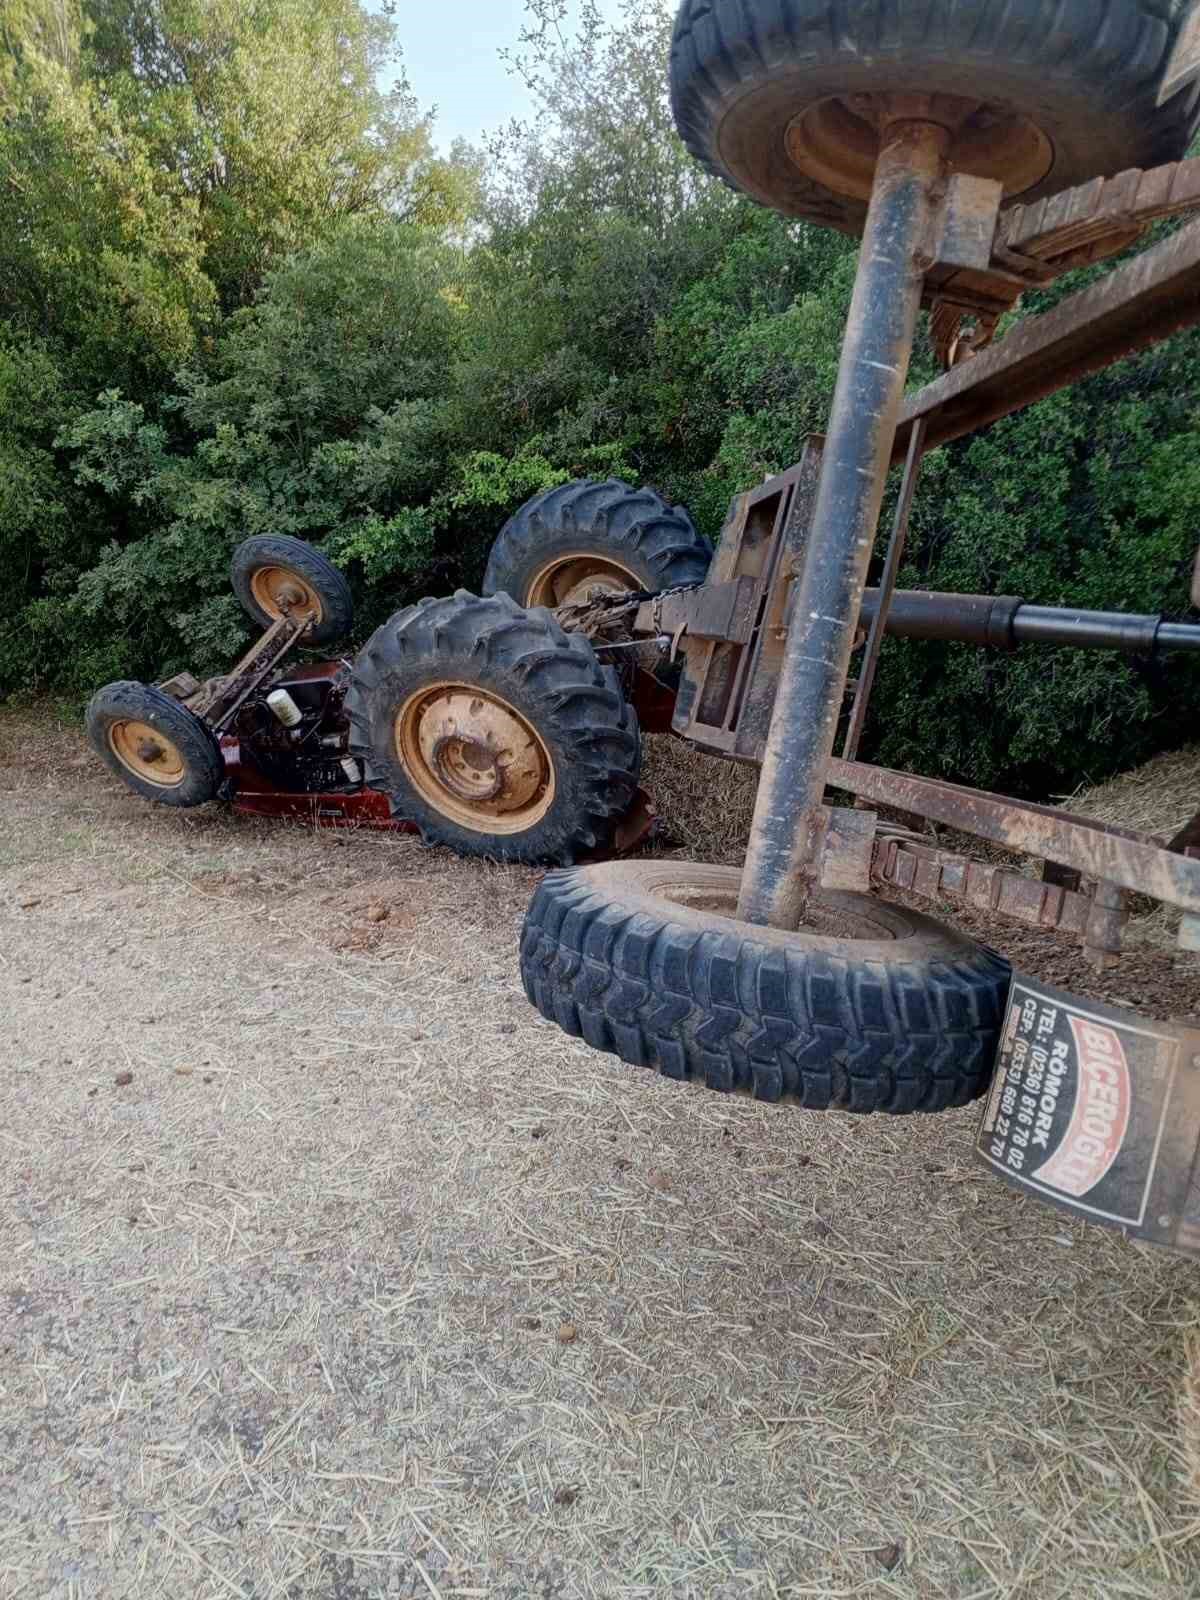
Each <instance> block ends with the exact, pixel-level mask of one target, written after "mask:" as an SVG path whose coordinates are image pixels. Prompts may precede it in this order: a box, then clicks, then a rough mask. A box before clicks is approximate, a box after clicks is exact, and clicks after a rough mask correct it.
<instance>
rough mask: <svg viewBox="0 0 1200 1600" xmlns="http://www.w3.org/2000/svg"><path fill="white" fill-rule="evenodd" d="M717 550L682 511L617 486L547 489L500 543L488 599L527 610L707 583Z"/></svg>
mask: <svg viewBox="0 0 1200 1600" xmlns="http://www.w3.org/2000/svg"><path fill="white" fill-rule="evenodd" d="M711 561H712V545H710V544H709V542H708V540H707V539H706V538H704V536H703V535H702V534H699V533H697V532H696V529H695V527H694V526H693V524H692V519H691V517H689V516H688V514H687V512H686V511H685V510H684V509H683V508H682V506H672V505H669V504H668V503H667V502H666V501H665V500H664V499H663V498H662V496H661V495H659V494H656V493H655V492H654V490H653V489H633V488H631V487H630V486H629V484H627V483H622V482H621V481H620V480H619V479H617V478H609V479H607V480H606V481H605V482H603V483H597V482H594V481H593V480H592V479H590V478H585V479H580V480H579V481H578V482H576V483H564V484H560V485H559V486H558V487H557V488H555V489H545V490H543V491H542V493H541V494H537V495H534V497H533V499H532V500H527V501H526V503H525V504H524V505H523V506H522V507H521V508H520V510H519V511H516V512H514V513H513V515H512V516H511V517H510V518H509V520H508V521H507V522H506V523H505V525H504V527H503V528H502V529H501V530H500V532H499V534H498V535H497V537H496V542H495V544H494V545H493V546H492V553H491V556H490V557H489V559H488V564H487V572H486V573H485V574H484V579H483V592H484V593H485V594H500V593H504V594H509V595H511V596H512V597H513V599H514V600H515V601H516V602H517V604H518V605H521V606H548V607H550V609H551V610H553V609H554V608H555V607H557V606H562V605H568V604H571V603H573V602H577V601H586V600H591V599H595V598H596V596H597V595H600V594H619V593H621V592H623V591H624V590H629V589H635V590H636V589H646V590H650V591H652V592H654V593H657V592H658V591H659V590H661V589H674V588H675V587H677V586H678V585H680V584H685V583H703V582H704V579H705V577H706V576H707V573H708V568H709V563H710V562H711Z"/></svg>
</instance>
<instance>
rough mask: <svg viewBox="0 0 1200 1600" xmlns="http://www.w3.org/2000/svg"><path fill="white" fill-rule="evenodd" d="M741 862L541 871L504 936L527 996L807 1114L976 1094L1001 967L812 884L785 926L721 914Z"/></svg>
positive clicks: (621, 1052)
mask: <svg viewBox="0 0 1200 1600" xmlns="http://www.w3.org/2000/svg"><path fill="white" fill-rule="evenodd" d="M740 881H741V873H740V871H739V870H738V869H736V868H732V867H708V866H697V865H694V864H693V863H690V862H678V861H636V862H633V861H630V862H625V861H614V862H607V863H605V864H604V865H603V866H596V867H585V868H581V869H578V870H576V871H574V872H552V873H550V874H549V875H548V876H547V877H546V878H545V880H544V881H543V883H542V885H541V887H540V888H539V889H538V891H537V893H536V895H535V896H534V899H533V903H532V904H531V906H530V908H529V913H528V915H527V917H526V920H525V931H524V935H523V937H522V941H521V976H522V978H523V980H524V984H525V992H526V994H527V995H528V997H529V999H530V1001H531V1002H532V1003H533V1004H534V1005H535V1006H536V1007H537V1009H538V1010H539V1011H540V1012H541V1013H542V1015H543V1016H544V1017H547V1018H549V1019H550V1021H552V1022H556V1023H558V1025H559V1027H561V1028H562V1029H564V1030H565V1032H567V1033H569V1034H572V1035H574V1036H575V1037H577V1038H582V1039H585V1040H586V1041H587V1043H588V1044H590V1045H592V1046H593V1047H594V1048H595V1049H597V1050H606V1051H609V1052H611V1053H612V1054H614V1055H618V1056H620V1057H621V1059H622V1060H623V1061H627V1062H629V1063H631V1064H632V1065H634V1066H641V1067H650V1068H652V1069H653V1070H655V1071H657V1072H660V1073H662V1074H663V1076H664V1077H668V1078H686V1079H695V1080H698V1081H699V1082H701V1083H703V1084H705V1085H707V1087H708V1088H710V1089H719V1090H726V1091H728V1090H733V1089H741V1090H744V1091H747V1092H749V1093H751V1094H753V1095H754V1096H755V1097H756V1098H757V1099H760V1100H790V1101H792V1102H794V1103H795V1104H798V1105H800V1106H804V1107H806V1108H807V1109H809V1110H821V1111H824V1110H827V1109H830V1108H840V1109H841V1110H844V1111H884V1112H890V1113H893V1114H900V1113H905V1112H913V1111H942V1110H945V1109H947V1108H948V1107H951V1106H961V1105H965V1104H966V1103H967V1102H968V1101H970V1100H974V1099H975V1098H977V1097H978V1096H979V1095H981V1094H983V1093H984V1092H985V1090H986V1089H987V1086H988V1083H989V1081H990V1079H991V1076H992V1072H993V1068H994V1065H995V1060H996V1052H997V1050H998V1048H999V1044H1000V1027H1001V1017H1002V1014H1003V1008H1004V1002H1005V998H1006V996H1007V993H1008V986H1009V980H1010V977H1011V971H1010V968H1009V965H1008V963H1007V962H1006V961H1004V960H1003V959H1002V958H1001V957H1000V956H998V955H996V954H995V953H994V952H993V951H991V950H987V949H985V948H983V947H982V946H981V945H977V944H974V943H972V942H971V940H969V939H967V938H965V937H964V936H963V935H962V934H959V933H956V932H955V931H954V930H953V929H952V928H947V927H944V926H942V924H940V923H937V922H934V921H933V920H932V919H931V918H930V917H925V916H922V915H921V914H920V913H919V912H916V911H908V910H905V909H903V908H902V907H899V906H894V905H888V904H885V903H884V902H883V901H880V900H876V899H875V898H874V897H872V896H870V895H861V894H832V893H829V894H823V895H821V896H820V897H819V898H818V899H817V900H816V902H814V903H813V904H812V905H811V907H810V920H811V922H812V924H813V927H810V928H806V929H803V930H801V931H800V932H797V933H786V932H781V931H780V930H778V929H775V928H764V927H758V926H752V925H751V924H749V923H744V922H738V921H737V920H736V908H737V897H738V886H739V884H740Z"/></svg>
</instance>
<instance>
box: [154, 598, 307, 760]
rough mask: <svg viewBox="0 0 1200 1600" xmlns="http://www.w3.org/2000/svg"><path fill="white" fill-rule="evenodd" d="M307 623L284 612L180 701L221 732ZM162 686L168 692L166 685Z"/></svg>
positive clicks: (277, 663) (296, 639) (283, 655)
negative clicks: (231, 662)
mask: <svg viewBox="0 0 1200 1600" xmlns="http://www.w3.org/2000/svg"><path fill="white" fill-rule="evenodd" d="M310 626H311V622H310V620H309V619H308V618H307V617H301V618H298V619H297V620H296V621H294V622H293V621H292V618H291V616H290V615H289V614H288V613H287V612H285V613H284V615H283V616H281V617H277V618H276V620H275V621H274V622H273V623H272V624H271V626H270V627H269V628H268V629H267V631H266V632H265V633H264V634H262V635H261V637H259V638H258V639H256V640H255V641H254V643H253V644H252V645H251V646H250V648H249V650H247V651H246V654H245V655H244V656H243V657H242V659H241V660H240V661H239V662H238V664H237V666H235V667H234V668H233V670H232V671H231V672H227V673H225V674H223V675H222V676H221V677H219V678H210V679H209V680H208V682H207V683H205V684H201V685H198V686H197V688H196V690H195V691H194V692H193V693H192V694H191V695H189V696H187V697H185V698H184V702H183V703H184V704H185V705H186V706H187V708H188V710H189V711H192V712H194V713H195V715H196V716H198V717H200V718H202V719H203V720H204V721H205V722H207V723H209V724H210V726H211V727H212V728H213V729H215V730H216V731H217V732H220V731H221V729H223V728H225V727H226V726H228V724H229V721H230V719H231V718H232V717H233V715H234V713H235V712H236V711H237V710H238V708H239V707H240V706H241V705H242V704H243V703H244V702H245V700H246V699H247V698H248V696H250V695H251V694H253V693H254V691H255V689H257V688H258V686H259V685H260V684H261V683H263V682H264V681H265V680H266V679H267V678H268V677H269V676H270V675H271V673H272V672H274V671H275V669H276V667H278V666H279V664H280V663H281V662H282V661H283V659H284V657H285V656H286V655H287V654H288V652H289V651H290V650H291V649H292V647H293V646H294V645H296V644H298V643H299V641H300V640H301V639H302V638H303V636H304V635H305V634H306V633H307V632H308V630H309V628H310ZM188 676H190V674H189V675H188ZM172 681H177V680H172ZM193 681H194V680H193ZM163 687H164V688H165V689H166V692H167V693H170V692H171V691H170V689H169V688H168V687H167V686H166V685H164V686H163Z"/></svg>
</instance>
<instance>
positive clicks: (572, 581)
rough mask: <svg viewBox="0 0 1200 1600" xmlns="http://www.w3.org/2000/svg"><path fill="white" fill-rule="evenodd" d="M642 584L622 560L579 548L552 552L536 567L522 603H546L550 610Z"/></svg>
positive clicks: (582, 602)
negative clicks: (556, 552) (550, 558)
mask: <svg viewBox="0 0 1200 1600" xmlns="http://www.w3.org/2000/svg"><path fill="white" fill-rule="evenodd" d="M644 587H645V585H644V584H643V582H642V580H641V579H640V578H639V577H638V576H637V574H636V573H634V572H631V571H630V570H629V568H628V567H626V566H622V564H621V562H619V561H611V560H609V559H608V558H607V557H604V556H595V555H589V554H588V553H587V551H586V550H580V551H579V552H578V553H576V554H571V553H570V552H568V553H567V554H566V555H561V556H555V558H554V560H553V561H548V562H547V563H546V565H545V566H544V567H541V568H539V570H538V571H537V572H535V573H534V575H533V578H532V580H531V581H530V584H529V591H528V593H527V594H526V597H525V604H526V605H527V606H548V607H549V608H550V610H551V611H553V610H554V609H555V607H556V606H570V605H583V604H585V603H586V602H587V601H589V600H596V599H598V598H600V597H601V596H603V595H610V594H626V593H627V592H628V591H629V590H630V589H642V588H644Z"/></svg>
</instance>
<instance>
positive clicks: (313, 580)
mask: <svg viewBox="0 0 1200 1600" xmlns="http://www.w3.org/2000/svg"><path fill="white" fill-rule="evenodd" d="M229 577H230V582H231V583H232V584H233V592H234V594H236V595H237V597H238V599H239V600H240V601H241V604H242V609H243V611H245V613H246V615H247V616H248V617H250V618H251V619H252V620H253V621H254V622H257V623H258V624H259V625H260V626H261V627H263V628H269V627H270V626H271V624H272V623H273V622H278V621H279V619H280V617H281V616H283V614H284V612H285V611H287V612H288V613H289V614H291V615H293V616H302V617H307V618H308V619H309V629H308V632H307V633H306V634H305V636H304V642H305V643H306V644H330V643H331V642H332V641H333V640H334V639H341V638H343V637H344V636H345V635H346V634H348V633H349V632H350V629H351V627H352V626H353V623H354V598H353V596H352V595H351V593H350V585H349V584H348V583H347V582H346V579H345V578H344V577H343V575H342V574H341V573H340V572H339V571H338V569H337V568H336V567H335V566H334V564H333V562H332V561H330V559H329V557H328V556H327V555H325V554H323V552H322V551H320V550H318V549H317V547H316V545H312V544H309V543H308V542H307V540H304V539H293V538H292V537H291V536H290V535H289V534H258V535H256V536H255V537H254V538H253V539H246V540H244V541H243V542H242V543H241V544H240V545H238V547H237V549H236V550H235V551H234V552H233V560H232V563H231V565H230V571H229Z"/></svg>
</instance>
